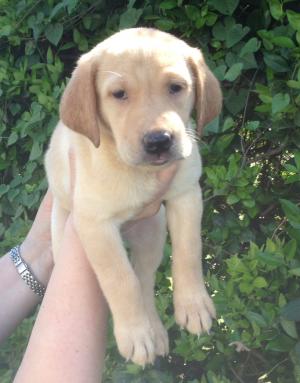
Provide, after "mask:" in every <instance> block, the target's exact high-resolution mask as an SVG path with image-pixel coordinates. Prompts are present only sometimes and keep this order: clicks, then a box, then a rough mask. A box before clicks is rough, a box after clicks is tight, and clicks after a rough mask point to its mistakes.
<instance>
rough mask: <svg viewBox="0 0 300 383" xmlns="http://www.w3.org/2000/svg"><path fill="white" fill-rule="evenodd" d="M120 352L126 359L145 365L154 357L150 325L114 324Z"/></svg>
mask: <svg viewBox="0 0 300 383" xmlns="http://www.w3.org/2000/svg"><path fill="white" fill-rule="evenodd" d="M115 337H116V340H117V345H118V348H119V352H120V354H121V355H122V356H123V357H124V358H125V359H126V360H127V361H128V360H132V361H133V362H134V363H136V364H138V365H140V366H143V367H144V366H145V365H146V364H149V363H153V362H154V359H155V346H154V333H153V330H152V328H151V327H150V325H147V324H145V325H136V326H129V325H127V326H126V324H125V325H124V326H123V325H122V326H115Z"/></svg>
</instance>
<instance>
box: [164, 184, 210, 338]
mask: <svg viewBox="0 0 300 383" xmlns="http://www.w3.org/2000/svg"><path fill="white" fill-rule="evenodd" d="M167 218H168V224H169V230H170V234H171V239H172V248H173V264H172V272H173V282H174V308H175V318H176V321H177V323H178V324H179V325H180V326H182V327H186V328H187V330H189V331H190V332H191V333H193V334H200V333H201V332H203V331H209V329H210V327H211V324H212V318H214V317H215V315H216V314H215V308H214V305H213V302H212V300H211V298H210V297H209V295H208V293H207V291H206V288H205V285H204V280H203V274H202V261H201V253H202V242H201V233H200V231H201V218H202V195H201V189H200V186H199V185H195V186H194V187H193V188H192V189H190V190H189V191H188V192H187V193H184V194H181V195H180V196H178V197H175V198H173V199H170V200H169V201H168V202H167Z"/></svg>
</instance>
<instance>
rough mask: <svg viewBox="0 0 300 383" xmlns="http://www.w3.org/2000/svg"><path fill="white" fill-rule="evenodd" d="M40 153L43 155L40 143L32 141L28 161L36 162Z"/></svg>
mask: <svg viewBox="0 0 300 383" xmlns="http://www.w3.org/2000/svg"><path fill="white" fill-rule="evenodd" d="M42 153H43V150H42V148H41V145H40V143H39V142H38V141H34V143H33V145H32V148H31V152H30V156H29V160H30V161H33V160H36V159H37V158H39V157H40V156H41V155H42Z"/></svg>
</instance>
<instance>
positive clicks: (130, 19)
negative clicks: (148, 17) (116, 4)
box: [119, 8, 143, 29]
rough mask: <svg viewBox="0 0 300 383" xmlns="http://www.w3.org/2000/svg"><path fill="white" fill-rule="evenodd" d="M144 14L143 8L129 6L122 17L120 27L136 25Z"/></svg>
mask: <svg viewBox="0 0 300 383" xmlns="http://www.w3.org/2000/svg"><path fill="white" fill-rule="evenodd" d="M142 14H143V10H142V9H136V8H129V9H127V11H126V12H124V13H123V14H122V15H121V17H120V24H119V27H120V29H125V28H131V27H135V26H136V24H137V23H138V21H139V19H140V17H141V16H142Z"/></svg>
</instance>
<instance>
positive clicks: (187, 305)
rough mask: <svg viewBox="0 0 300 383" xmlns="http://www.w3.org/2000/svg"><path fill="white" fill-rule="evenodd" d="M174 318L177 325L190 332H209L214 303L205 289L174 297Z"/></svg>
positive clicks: (213, 316) (214, 315)
mask: <svg viewBox="0 0 300 383" xmlns="http://www.w3.org/2000/svg"><path fill="white" fill-rule="evenodd" d="M174 306H175V319H176V322H177V323H178V325H179V326H180V327H182V328H186V329H187V330H188V331H189V332H191V333H192V334H197V335H200V334H201V333H203V332H207V333H208V332H209V330H210V328H211V326H212V320H213V318H215V317H216V311H215V307H214V304H213V302H212V300H211V298H210V296H209V295H208V294H207V292H206V291H203V292H202V291H201V292H200V293H199V292H198V293H197V294H189V296H187V295H185V296H183V295H182V294H180V295H179V296H177V297H176V298H175V299H174Z"/></svg>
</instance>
